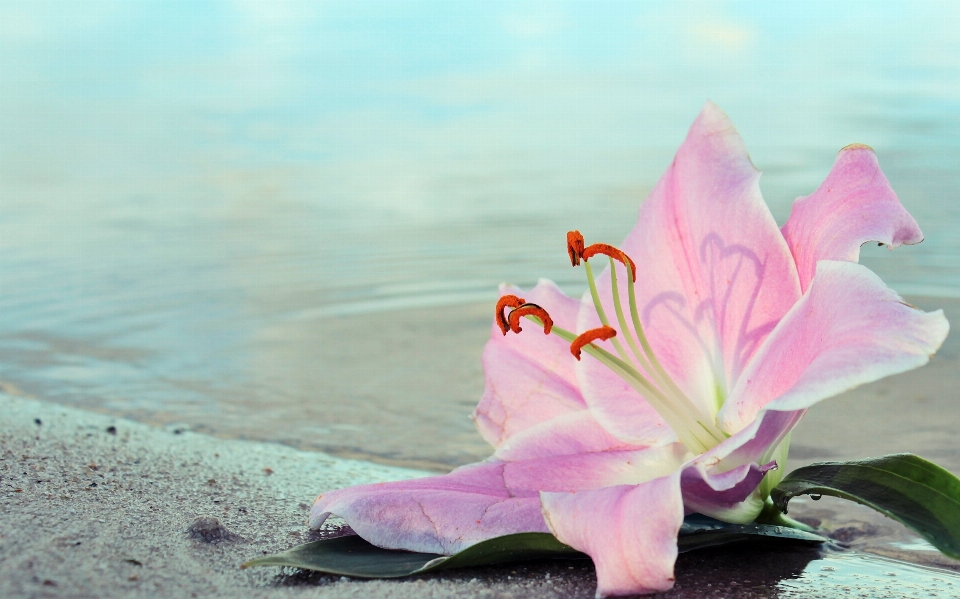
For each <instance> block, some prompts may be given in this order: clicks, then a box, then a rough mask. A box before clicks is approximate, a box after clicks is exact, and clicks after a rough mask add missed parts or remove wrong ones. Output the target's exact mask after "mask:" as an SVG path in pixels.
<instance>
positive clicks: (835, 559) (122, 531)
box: [0, 298, 960, 598]
mask: <svg viewBox="0 0 960 599" xmlns="http://www.w3.org/2000/svg"><path fill="white" fill-rule="evenodd" d="M912 301H914V303H917V304H918V305H920V306H922V307H924V308H926V309H932V308H934V307H937V306H945V307H946V308H947V313H948V317H951V316H953V318H952V319H953V320H954V321H956V322H960V319H958V317H960V302H958V301H956V300H940V299H930V300H927V299H923V298H913V299H912ZM465 309H469V308H465ZM450 310H455V309H454V308H451V309H450ZM433 315H434V316H436V312H434V313H433ZM423 318H425V314H424V313H423V312H422V311H409V312H405V313H397V314H394V315H393V316H392V321H393V322H398V323H400V324H397V325H396V330H397V331H402V330H411V329H410V328H411V327H415V326H416V325H417V323H419V322H422V319H423ZM476 319H477V320H476V322H477V323H479V317H478V316H477V317H476ZM368 321H369V319H368ZM351 322H352V321H350V320H349V319H345V320H344V321H341V322H339V323H335V324H337V326H340V327H342V328H344V329H345V330H346V329H349V328H350V326H352V325H351ZM327 326H331V325H329V324H328V325H327ZM356 326H359V325H356ZM479 328H480V327H479V324H477V325H476V326H474V327H466V328H464V329H462V330H465V331H466V333H463V334H465V335H468V336H470V339H471V342H470V343H471V344H467V345H466V346H464V347H463V349H461V350H460V351H461V353H460V354H456V352H455V351H454V350H453V349H452V348H456V347H458V344H457V341H456V338H454V337H452V338H451V339H448V340H446V341H444V342H443V343H441V348H446V349H447V350H449V353H451V354H453V357H448V358H444V359H446V360H447V361H451V360H454V358H458V357H462V356H465V355H467V354H470V353H475V352H476V351H477V350H478V348H479V346H480V345H482V336H481V335H480V334H479V333H480V330H479ZM399 334H400V333H399V332H398V335H399ZM484 336H485V335H484ZM473 337H477V339H473ZM383 338H385V339H388V340H389V339H390V337H389V334H387V335H385V336H384V337H383ZM958 339H960V337H957V336H954V337H952V338H951V339H948V341H947V344H946V345H945V346H944V348H943V349H942V350H941V351H940V352H939V354H938V355H937V356H936V357H935V358H934V360H933V362H932V363H931V365H929V366H927V367H926V368H924V369H920V370H918V371H914V372H911V373H907V374H904V375H901V376H898V377H893V378H890V379H885V380H884V381H880V382H878V383H874V384H872V385H867V386H865V387H862V388H860V389H858V390H854V391H852V392H849V393H846V394H844V395H842V396H840V397H837V398H834V399H832V400H830V401H828V402H824V403H823V404H821V405H820V406H817V407H816V408H815V409H813V410H811V412H810V413H809V414H808V416H807V418H806V419H805V420H804V422H803V423H802V424H801V425H800V427H799V428H798V429H797V431H796V432H795V434H794V443H793V451H792V453H791V461H790V465H789V467H795V466H796V465H799V464H804V463H809V462H811V461H817V460H823V459H846V458H855V457H864V456H869V455H880V454H883V453H891V452H895V451H913V452H915V453H919V454H920V455H923V456H925V457H928V458H930V459H933V460H935V461H937V462H938V463H940V464H942V465H944V466H945V467H947V468H949V469H951V470H953V471H954V472H960V451H958V450H957V444H956V441H955V439H956V433H955V427H956V423H957V422H960V402H958V401H957V399H956V398H957V395H956V388H957V382H958V381H957V373H958V371H960V368H958V366H960V342H958ZM382 351H383V352H385V353H389V346H384V348H383V350H382ZM423 351H428V350H423ZM423 351H420V352H419V353H418V351H416V350H415V351H411V352H408V353H406V354H403V355H401V356H399V357H396V358H395V361H396V362H397V364H394V365H392V367H391V368H394V369H401V368H402V367H403V362H404V361H410V360H413V361H417V360H425V359H426V358H425V357H424V354H423ZM430 351H434V349H430V350H429V351H428V353H429V352H430ZM428 361H429V360H428ZM441 362H443V359H441ZM458 363H459V362H458ZM471 368H473V367H471ZM456 373H457V372H453V374H456ZM354 374H359V373H351V372H347V375H348V376H354ZM448 374H451V373H450V372H449V371H448ZM478 374H479V373H478V372H472V373H471V374H469V375H466V376H467V380H466V382H459V383H457V384H456V385H454V387H453V389H456V390H458V391H464V390H469V389H470V388H471V387H473V386H476V385H477V384H478V382H479V380H478ZM387 383H388V381H386V380H383V379H381V380H376V381H372V382H370V383H369V384H370V385H372V386H374V387H376V386H383V385H387ZM413 383H414V381H407V382H403V383H402V384H401V385H400V387H401V389H400V390H399V391H397V392H395V393H394V394H393V395H391V397H400V396H401V395H402V393H401V392H402V391H404V390H405V389H407V388H408V387H409V386H410V385H413ZM343 385H346V383H343ZM428 388H429V390H430V393H440V390H441V388H442V381H437V380H434V381H432V382H430V383H429V385H428ZM407 401H409V402H410V403H409V406H413V407H416V409H420V410H425V409H427V408H426V407H424V406H423V405H422V404H418V403H417V402H416V401H414V400H407ZM427 407H429V406H427ZM435 407H436V405H435ZM394 408H397V406H394ZM394 408H391V411H394ZM355 409H356V410H357V413H356V415H355V417H358V418H359V417H362V414H363V411H364V410H369V409H370V408H369V407H367V408H355ZM439 409H440V410H441V412H442V413H443V414H447V412H445V411H443V410H444V408H442V407H441V408H439ZM0 415H2V416H0V597H106V598H112V597H142V596H162V597H228V596H233V597H236V596H239V597H275V596H276V597H281V596H282V597H299V596H304V597H354V596H355V597H454V596H457V597H459V596H466V597H591V596H592V595H593V590H594V588H595V578H594V575H593V569H592V567H591V565H590V564H589V562H555V563H537V564H518V565H516V566H506V567H500V568H481V569H474V570H464V571H460V572H451V573H443V574H437V575H432V576H424V577H418V578H413V579H405V580H395V581H358V580H350V579H341V578H339V577H331V576H324V575H320V574H306V573H300V572H296V571H293V570H289V569H277V568H263V569H250V570H240V569H239V567H238V566H239V565H240V564H241V563H242V562H244V561H245V560H248V559H251V558H253V557H256V556H259V555H263V554H266V553H273V552H276V551H280V550H283V549H286V548H288V547H290V546H293V545H295V544H299V543H302V542H305V541H307V540H309V539H312V538H315V537H314V536H313V535H314V533H311V532H310V531H309V530H308V529H307V526H306V516H307V511H308V508H309V504H310V502H311V501H312V500H313V499H314V497H315V496H316V495H317V494H318V493H320V492H322V491H326V490H329V489H333V488H338V487H342V486H347V485H351V484H359V483H364V482H373V481H382V480H395V479H400V478H408V477H412V476H421V475H424V474H427V472H426V471H424V470H413V469H408V468H400V467H395V466H390V465H385V464H377V463H373V462H369V461H362V460H353V459H347V458H344V457H342V455H343V454H345V453H346V454H349V453H350V451H348V450H345V449H344V447H343V446H342V445H340V446H338V447H339V453H341V457H337V456H333V455H330V454H324V453H319V452H313V451H303V450H299V449H295V448H292V447H289V446H285V445H280V444H275V443H263V442H254V441H242V440H230V439H222V438H216V437H214V436H210V435H206V434H200V433H197V432H193V431H190V430H185V428H184V427H183V426H166V427H160V426H151V425H147V424H143V423H138V422H134V421H132V420H127V419H122V418H116V417H112V416H109V415H104V414H98V413H93V412H89V411H86V410H82V409H77V408H72V407H66V406H62V405H58V404H53V403H47V402H44V401H41V400H39V399H37V398H31V397H26V396H16V395H11V394H8V393H0ZM415 416H416V414H411V415H409V416H408V417H407V418H406V419H405V420H402V421H401V422H400V423H397V422H394V423H393V425H392V426H393V427H394V428H393V429H392V430H381V431H380V439H381V440H382V442H383V445H382V446H381V447H400V444H399V443H400V442H401V441H402V442H404V443H413V442H414V441H416V442H417V443H418V446H417V449H416V450H415V452H414V453H408V454H406V455H400V454H393V455H387V454H389V452H386V453H381V454H380V455H379V456H378V455H376V454H377V453H378V449H377V445H376V444H377V438H376V437H375V436H373V435H372V434H367V435H366V436H365V437H364V441H365V442H366V443H367V444H369V445H370V448H369V449H367V451H369V452H370V453H371V454H373V455H371V456H370V457H372V458H373V459H379V460H380V461H401V462H403V463H408V464H418V463H425V464H427V465H429V466H430V470H432V471H439V470H442V469H443V463H444V462H446V461H447V460H451V461H453V462H463V461H466V460H467V459H468V458H469V457H472V456H473V454H475V453H479V452H480V447H481V445H480V443H476V445H471V446H470V447H469V449H467V448H466V446H461V449H462V451H461V452H454V454H455V455H454V457H453V458H450V457H446V458H445V457H443V456H444V455H447V454H445V453H444V452H445V451H446V450H447V449H448V448H449V446H448V445H447V444H445V442H444V441H443V440H442V434H443V431H444V427H443V426H441V425H440V422H441V421H442V420H443V418H445V417H446V416H444V417H443V418H440V417H438V418H437V419H435V420H432V421H427V422H426V423H425V424H424V427H425V428H421V429H412V430H409V429H407V430H404V429H403V427H402V426H401V425H402V423H403V422H408V421H410V420H411V419H414V420H415ZM326 418H327V420H328V421H332V422H335V421H336V418H337V414H336V413H334V414H328V415H326ZM431 427H435V428H431ZM425 430H426V431H427V432H424V431H425ZM465 430H466V429H465V428H464V430H460V428H457V429H456V430H455V431H453V432H454V433H455V435H454V437H457V438H461V437H462V438H466V433H465V432H464V431H465ZM394 431H402V432H398V435H397V436H399V439H400V440H399V441H398V438H396V437H395V436H394V435H393V432H394ZM221 432H222V431H221ZM278 434H280V433H278ZM437 436H440V437H441V440H439V441H438V440H436V437H437ZM477 438H478V437H477ZM481 443H482V442H481ZM359 447H361V448H362V446H359ZM791 515H799V516H801V517H805V518H809V519H811V521H814V520H815V521H819V522H820V523H821V526H822V527H823V529H824V531H825V532H826V533H828V534H832V535H833V536H835V537H836V538H837V540H838V541H841V542H843V543H844V544H843V545H839V544H835V545H833V546H831V547H828V548H826V549H820V550H818V549H815V548H810V547H807V546H795V545H794V546H790V547H777V548H775V550H771V549H770V547H765V546H759V547H756V546H751V547H747V546H742V547H732V548H722V549H717V550H706V551H702V552H697V553H694V554H689V555H684V556H681V558H680V560H679V561H678V566H677V576H678V585H677V588H676V589H675V590H674V591H673V592H671V593H669V594H668V595H667V596H671V597H711V596H718V597H719V596H725V597H769V596H803V597H820V596H822V597H833V596H835V595H836V593H837V592H838V589H842V588H844V585H846V586H849V585H851V584H855V585H860V587H861V588H864V589H867V590H866V591H864V592H869V593H873V594H884V593H893V596H897V595H898V592H897V590H896V589H897V588H900V587H896V586H894V587H890V584H892V583H891V582H890V580H893V579H891V578H884V577H885V576H887V574H888V573H889V572H894V573H896V574H898V575H899V578H897V579H896V581H897V584H898V585H903V584H906V581H908V580H912V581H913V582H911V583H910V584H912V585H913V587H911V588H912V589H914V590H915V591H916V593H917V595H918V596H919V595H922V596H955V595H956V593H953V594H951V593H950V590H949V589H948V588H947V586H944V585H947V584H948V583H950V584H953V583H956V584H957V585H958V586H957V587H956V588H960V577H957V576H956V575H955V574H953V573H952V570H955V569H957V567H958V562H954V561H953V560H949V559H948V558H945V557H943V556H941V555H940V554H939V553H937V552H935V551H930V550H929V549H930V547H929V546H925V544H924V543H922V542H919V540H918V539H917V538H916V537H915V535H913V534H912V533H910V532H909V531H908V530H906V529H905V528H903V527H902V526H900V525H898V524H896V523H894V522H891V521H889V520H886V519H885V518H883V517H882V516H879V515H877V514H875V513H873V512H871V511H869V510H867V509H865V508H862V507H859V506H855V505H852V504H849V503H846V502H842V501H839V500H831V499H830V498H824V499H823V500H822V501H820V502H813V501H810V500H803V499H797V500H795V501H794V502H793V503H791ZM870 555H874V556H876V555H885V556H890V557H896V558H898V559H902V560H908V561H911V562H915V563H917V564H923V565H927V566H936V567H938V568H943V569H942V570H937V571H929V572H928V571H923V570H916V569H911V568H912V566H909V565H906V564H902V563H896V562H889V563H888V562H884V561H882V559H881V558H877V557H869V556H870ZM864 556H867V557H864ZM851 560H853V561H851ZM856 560H861V561H856ZM864 560H865V561H864ZM871 560H873V561H871ZM876 560H880V561H876ZM851 564H853V565H851ZM844 568H846V570H844ZM844 571H848V572H853V573H855V574H857V577H856V580H853V579H852V578H850V576H853V574H850V576H846V577H844V575H841V574H842V573H843V572H844ZM870 572H874V574H875V576H873V578H870V576H871V575H870ZM911 576H912V577H913V578H911ZM851 581H852V582H851ZM798 585H799V586H798ZM804 585H806V586H804ZM884 585H886V586H884ZM938 585H939V586H938ZM902 588H906V587H902ZM891 589H893V590H891ZM938 589H939V591H938ZM940 591H944V592H945V593H946V594H942V595H938V594H937V593H938V592H940ZM911 593H912V591H911ZM899 594H901V595H902V594H904V593H899Z"/></svg>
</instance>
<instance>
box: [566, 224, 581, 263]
mask: <svg viewBox="0 0 960 599" xmlns="http://www.w3.org/2000/svg"><path fill="white" fill-rule="evenodd" d="M567 254H568V255H569V256H570V264H571V265H572V266H580V260H581V259H582V258H583V235H581V234H580V231H567Z"/></svg>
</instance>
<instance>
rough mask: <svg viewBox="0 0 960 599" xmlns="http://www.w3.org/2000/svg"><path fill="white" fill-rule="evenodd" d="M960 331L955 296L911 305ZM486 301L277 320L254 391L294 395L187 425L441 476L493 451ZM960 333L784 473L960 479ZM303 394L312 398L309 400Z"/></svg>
mask: <svg viewBox="0 0 960 599" xmlns="http://www.w3.org/2000/svg"><path fill="white" fill-rule="evenodd" d="M907 299H908V301H910V302H912V303H913V304H914V305H916V306H918V307H920V308H922V309H924V310H935V309H940V308H942V309H943V310H944V312H945V313H946V316H947V318H948V319H949V320H950V321H951V322H953V323H958V326H960V300H958V299H950V298H922V297H912V298H907ZM491 312H492V308H491V306H490V305H489V304H472V305H465V306H448V307H438V308H431V309H422V310H406V311H400V312H391V313H380V314H368V315H362V316H353V317H347V318H330V319H316V320H307V321H298V322H289V323H285V324H281V325H275V326H274V328H272V329H271V330H270V331H268V334H265V335H264V336H263V339H262V340H260V341H258V345H259V350H258V351H259V352H260V354H259V355H261V356H262V359H260V360H258V361H255V362H254V363H253V365H252V370H253V373H254V376H255V377H257V381H256V383H255V386H257V387H260V388H276V387H278V386H279V385H278V384H277V383H276V381H278V380H283V381H284V384H285V385H286V388H287V389H289V390H290V393H289V394H287V395H284V396H277V397H272V398H269V400H268V399H267V398H263V399H262V402H257V403H255V404H249V405H244V404H243V403H242V400H238V403H237V404H236V405H235V406H234V408H233V409H235V410H237V411H238V414H237V415H236V416H231V417H229V418H218V419H217V420H215V421H211V420H206V421H199V422H194V423H192V424H194V425H196V426H197V427H198V428H197V430H202V431H205V432H213V433H215V434H220V435H230V436H243V437H247V438H255V439H259V440H269V441H279V442H284V443H288V444H290V445H293V446H295V447H298V448H301V449H316V450H320V451H325V452H328V453H332V454H334V455H340V456H345V457H359V458H363V459H369V460H373V461H376V462H380V463H385V464H395V465H402V466H408V467H417V468H424V469H429V470H433V471H437V472H445V471H448V470H450V469H451V468H453V467H455V466H460V465H462V464H466V463H469V462H475V461H478V460H481V459H484V458H486V457H487V456H488V455H489V454H490V451H491V449H490V447H489V446H488V445H487V444H486V443H485V442H484V441H483V440H482V439H481V438H480V436H479V435H478V434H477V432H476V430H475V429H474V426H473V423H472V422H471V420H470V419H469V414H470V412H471V411H472V410H473V408H474V406H475V405H476V403H477V401H478V400H479V398H480V395H481V393H482V391H483V372H482V370H481V366H480V354H481V352H482V350H483V345H484V343H485V342H486V340H487V339H488V336H489V334H490V333H489V331H490V323H491ZM958 389H960V334H957V333H956V332H954V333H953V334H951V335H950V336H948V338H947V341H946V343H945V344H944V345H943V347H942V348H941V349H940V351H939V352H938V353H937V355H936V356H934V358H933V359H932V360H931V362H930V364H928V365H927V366H925V367H923V368H920V369H917V370H914V371H911V372H907V373H904V374H902V375H898V376H894V377H888V378H886V379H883V380H880V381H878V382H876V383H872V384H869V385H865V386H863V387H860V388H858V389H854V390H852V391H850V392H847V393H844V394H842V395H840V396H838V397H834V398H831V399H828V400H825V401H823V402H821V403H820V404H818V405H817V406H815V407H814V408H812V409H811V410H810V411H809V412H808V413H807V415H806V416H805V418H804V420H803V421H802V422H801V424H800V425H799V427H798V428H797V430H796V431H795V432H794V435H793V441H792V447H791V452H790V463H789V465H788V466H789V467H790V468H795V467H797V466H799V465H803V464H807V463H810V462H813V461H818V460H820V461H822V460H830V459H853V458H858V457H867V456H876V455H883V454H888V453H896V452H904V451H908V452H912V453H916V454H919V455H922V456H924V457H926V458H928V459H931V460H934V461H936V462H937V463H940V464H942V465H943V466H944V467H946V468H948V469H951V470H953V471H954V472H960V445H958V444H957V441H956V427H957V425H958V423H960V392H958ZM303 398H310V399H308V400H304V399H303Z"/></svg>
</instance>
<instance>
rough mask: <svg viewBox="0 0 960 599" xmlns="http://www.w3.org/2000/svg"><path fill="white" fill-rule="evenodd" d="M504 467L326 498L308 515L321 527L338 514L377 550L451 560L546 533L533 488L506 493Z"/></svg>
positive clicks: (484, 467)
mask: <svg viewBox="0 0 960 599" xmlns="http://www.w3.org/2000/svg"><path fill="white" fill-rule="evenodd" d="M503 468H504V464H502V463H497V462H494V463H481V464H473V465H470V466H465V467H463V468H460V469H458V470H455V471H453V472H451V473H450V474H447V475H444V476H431V477H428V478H418V479H414V480H405V481H398V482H390V483H378V484H372V485H362V486H358V487H349V488H347V489H340V490H338V491H330V492H328V493H324V494H323V495H321V496H320V497H318V498H317V501H316V502H315V503H314V505H313V508H312V509H311V510H310V526H311V527H313V528H319V527H320V525H322V524H323V522H324V521H325V520H326V518H327V516H328V515H330V514H331V513H332V514H336V515H337V516H340V517H341V518H343V519H344V520H346V522H347V524H349V525H350V527H351V528H353V529H354V530H355V531H356V532H357V534H359V535H360V536H361V537H363V538H364V539H366V540H367V541H370V542H371V543H373V544H374V545H377V546H378V547H384V548H387V549H405V550H407V551H419V552H424V553H440V554H444V555H451V554H453V553H456V552H458V551H461V550H462V549H465V548H467V547H469V546H470V545H473V544H475V543H478V542H480V541H482V540H484V539H489V538H493V537H498V536H502V535H507V534H513V533H517V532H547V528H546V525H545V524H544V521H543V517H542V516H541V514H540V501H539V498H538V497H537V492H536V490H534V489H508V488H507V485H506V483H505V481H504V475H503Z"/></svg>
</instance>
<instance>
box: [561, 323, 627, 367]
mask: <svg viewBox="0 0 960 599" xmlns="http://www.w3.org/2000/svg"><path fill="white" fill-rule="evenodd" d="M616 336H617V330H616V329H615V328H613V327H608V326H606V325H604V326H602V327H600V328H599V329H590V330H589V331H584V332H583V333H581V334H580V336H579V337H577V338H576V339H574V340H573V343H571V344H570V353H571V354H573V357H574V358H576V359H578V360H579V359H580V350H582V349H583V346H584V345H587V344H590V343H593V342H594V341H596V340H597V339H600V340H602V341H606V340H607V339H610V338H611V337H616Z"/></svg>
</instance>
